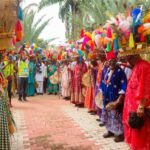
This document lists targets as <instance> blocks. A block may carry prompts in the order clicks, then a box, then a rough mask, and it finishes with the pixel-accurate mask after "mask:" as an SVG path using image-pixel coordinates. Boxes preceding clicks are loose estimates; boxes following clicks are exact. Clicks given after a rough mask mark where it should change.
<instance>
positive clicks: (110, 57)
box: [106, 50, 117, 60]
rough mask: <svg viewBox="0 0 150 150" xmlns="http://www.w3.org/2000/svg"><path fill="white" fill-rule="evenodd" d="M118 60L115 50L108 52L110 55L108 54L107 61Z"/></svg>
mask: <svg viewBox="0 0 150 150" xmlns="http://www.w3.org/2000/svg"><path fill="white" fill-rule="evenodd" d="M116 58H117V56H116V54H115V53H114V51H113V50H112V51H110V52H108V53H106V59H107V60H111V59H116Z"/></svg>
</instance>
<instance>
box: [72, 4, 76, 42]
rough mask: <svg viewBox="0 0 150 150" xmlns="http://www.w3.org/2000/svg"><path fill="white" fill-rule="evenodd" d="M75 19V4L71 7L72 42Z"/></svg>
mask: <svg viewBox="0 0 150 150" xmlns="http://www.w3.org/2000/svg"><path fill="white" fill-rule="evenodd" d="M75 19H76V8H75V3H74V4H73V5H72V40H73V41H74V40H75Z"/></svg>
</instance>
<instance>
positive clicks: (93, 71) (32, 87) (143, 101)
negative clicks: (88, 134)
mask: <svg viewBox="0 0 150 150" xmlns="http://www.w3.org/2000/svg"><path fill="white" fill-rule="evenodd" d="M18 56H19V57H18ZM149 67H150V64H149V63H148V62H146V61H145V60H143V59H142V58H141V57H140V55H138V54H137V55H131V56H126V57H125V58H119V59H118V58H117V56H116V54H114V53H112V52H109V53H107V54H105V53H104V52H100V53H99V54H98V55H97V57H96V58H95V59H94V60H90V61H88V60H85V59H84V58H83V57H82V56H80V55H77V56H74V57H73V58H72V59H66V60H62V61H61V62H58V61H56V60H55V59H51V60H48V59H46V58H45V57H36V56H34V55H31V56H29V55H28V54H27V53H25V55H19V54H16V55H15V54H14V55H12V54H9V53H7V54H5V55H3V58H2V61H1V69H2V72H3V74H4V77H5V79H7V81H8V86H7V92H8V97H9V106H10V107H12V100H11V99H12V96H13V95H15V93H18V100H19V101H20V102H23V101H27V97H29V96H35V94H36V95H43V94H44V93H46V94H49V95H51V94H54V95H57V94H59V95H61V96H62V98H63V99H64V100H70V102H71V103H72V104H74V105H75V106H76V107H79V108H83V107H86V108H87V109H88V113H90V114H91V115H98V116H99V119H97V121H99V123H100V124H99V126H100V127H101V126H105V127H106V129H107V132H106V133H104V135H103V137H104V138H109V137H114V141H115V142H122V141H123V140H124V139H125V141H126V142H127V143H128V144H129V145H130V146H131V148H132V149H133V150H149V149H150V137H149V135H150V134H149V133H150V128H149V127H150V120H149V119H150V118H149V115H148V114H149V109H150V88H149V86H150V71H149ZM146 110H147V111H146ZM145 112H148V113H145ZM139 120H140V121H139ZM138 121H139V122H138ZM143 137H144V138H143Z"/></svg>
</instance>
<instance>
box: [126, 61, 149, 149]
mask: <svg viewBox="0 0 150 150" xmlns="http://www.w3.org/2000/svg"><path fill="white" fill-rule="evenodd" d="M142 99H147V101H146V107H149V106H150V64H149V63H148V62H146V61H144V60H140V61H139V62H138V63H137V64H136V65H135V67H134V68H133V72H132V75H131V77H130V79H129V83H128V87H127V91H126V97H125V103H124V113H123V123H124V129H125V141H126V142H127V143H128V144H129V146H130V147H131V149H132V150H150V120H149V119H148V117H147V116H146V115H144V127H143V128H142V129H140V130H135V129H131V128H130V127H129V125H128V120H129V113H130V112H135V111H137V108H138V105H139V104H140V101H141V100H142Z"/></svg>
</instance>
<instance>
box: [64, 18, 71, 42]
mask: <svg viewBox="0 0 150 150" xmlns="http://www.w3.org/2000/svg"><path fill="white" fill-rule="evenodd" d="M65 28H66V38H67V39H68V40H69V39H70V30H69V17H68V16H66V18H65Z"/></svg>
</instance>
